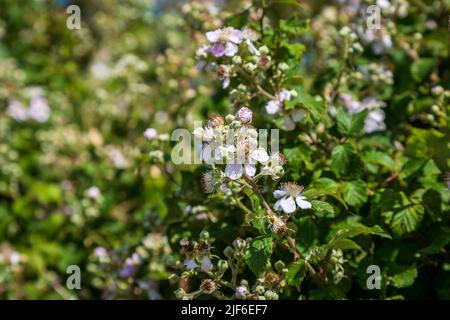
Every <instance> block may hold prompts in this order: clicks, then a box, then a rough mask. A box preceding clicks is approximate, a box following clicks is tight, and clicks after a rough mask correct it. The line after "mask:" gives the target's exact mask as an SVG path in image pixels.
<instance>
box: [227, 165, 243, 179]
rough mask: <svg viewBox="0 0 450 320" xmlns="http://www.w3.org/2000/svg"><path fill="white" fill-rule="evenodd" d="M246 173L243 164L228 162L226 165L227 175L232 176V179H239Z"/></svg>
mask: <svg viewBox="0 0 450 320" xmlns="http://www.w3.org/2000/svg"><path fill="white" fill-rule="evenodd" d="M243 173H244V167H243V166H242V164H231V163H230V164H227V166H226V167H225V176H227V177H228V178H230V179H231V180H237V179H239V178H240V177H242V174H243Z"/></svg>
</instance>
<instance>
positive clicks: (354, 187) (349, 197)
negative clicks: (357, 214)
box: [341, 180, 368, 207]
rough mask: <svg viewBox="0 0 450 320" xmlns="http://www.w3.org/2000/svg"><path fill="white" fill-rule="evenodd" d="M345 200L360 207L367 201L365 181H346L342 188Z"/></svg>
mask: <svg viewBox="0 0 450 320" xmlns="http://www.w3.org/2000/svg"><path fill="white" fill-rule="evenodd" d="M341 192H342V195H343V197H344V200H345V202H347V203H348V204H349V205H351V206H353V207H360V206H362V205H363V204H364V203H366V201H367V193H368V191H367V187H366V184H365V183H364V181H361V180H355V181H349V182H344V183H343V184H342V188H341Z"/></svg>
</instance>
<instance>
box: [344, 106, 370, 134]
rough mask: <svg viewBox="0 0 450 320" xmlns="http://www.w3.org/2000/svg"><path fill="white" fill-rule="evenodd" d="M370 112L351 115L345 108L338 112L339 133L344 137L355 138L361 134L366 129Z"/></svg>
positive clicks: (364, 111) (365, 111)
mask: <svg viewBox="0 0 450 320" xmlns="http://www.w3.org/2000/svg"><path fill="white" fill-rule="evenodd" d="M367 113H368V110H363V111H361V112H359V113H356V114H353V115H350V114H348V113H347V112H346V111H345V110H344V109H343V108H339V109H337V111H336V120H337V126H338V131H339V132H340V133H341V134H342V135H344V136H355V135H358V134H360V133H361V131H362V129H363V128H364V121H365V119H366V116H367Z"/></svg>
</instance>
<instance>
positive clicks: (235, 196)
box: [231, 190, 253, 214]
mask: <svg viewBox="0 0 450 320" xmlns="http://www.w3.org/2000/svg"><path fill="white" fill-rule="evenodd" d="M231 193H232V195H233V199H234V201H236V205H237V206H238V207H239V208H240V209H241V210H242V211H244V212H245V213H247V214H252V213H253V211H251V210H250V209H249V208H247V207H246V206H245V205H244V204H243V203H242V202H241V200H239V198H238V197H237V195H236V193H235V192H234V191H233V190H231Z"/></svg>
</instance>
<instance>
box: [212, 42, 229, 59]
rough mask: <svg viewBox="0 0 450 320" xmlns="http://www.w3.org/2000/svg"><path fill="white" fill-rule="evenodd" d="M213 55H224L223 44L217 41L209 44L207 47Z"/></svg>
mask: <svg viewBox="0 0 450 320" xmlns="http://www.w3.org/2000/svg"><path fill="white" fill-rule="evenodd" d="M209 50H210V51H211V52H212V53H213V55H214V56H215V57H222V56H224V55H225V52H226V49H225V46H224V45H223V44H220V43H217V44H214V45H212V46H211V48H210V49H209Z"/></svg>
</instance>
